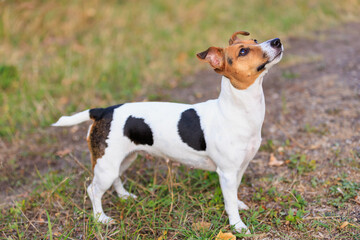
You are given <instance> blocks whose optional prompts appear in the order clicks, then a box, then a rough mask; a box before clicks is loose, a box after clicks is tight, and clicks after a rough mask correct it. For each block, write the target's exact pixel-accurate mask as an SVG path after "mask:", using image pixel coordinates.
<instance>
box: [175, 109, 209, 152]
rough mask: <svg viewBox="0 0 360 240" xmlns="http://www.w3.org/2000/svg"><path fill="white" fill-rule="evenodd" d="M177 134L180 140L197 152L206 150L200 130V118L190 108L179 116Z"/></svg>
mask: <svg viewBox="0 0 360 240" xmlns="http://www.w3.org/2000/svg"><path fill="white" fill-rule="evenodd" d="M178 132H179V135H180V137H181V140H182V141H183V142H184V143H186V144H187V145H189V147H191V148H193V149H195V150H198V151H205V150H206V142H205V138H204V132H203V130H202V129H201V125H200V118H199V116H198V115H197V113H196V111H195V110H194V109H192V108H190V109H188V110H186V111H184V112H183V113H182V114H181V117H180V120H179V122H178Z"/></svg>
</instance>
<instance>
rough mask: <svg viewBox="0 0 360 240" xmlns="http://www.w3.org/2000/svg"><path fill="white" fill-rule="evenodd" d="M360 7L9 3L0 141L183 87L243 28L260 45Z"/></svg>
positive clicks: (1, 9) (0, 61) (348, 3)
mask: <svg viewBox="0 0 360 240" xmlns="http://www.w3.org/2000/svg"><path fill="white" fill-rule="evenodd" d="M310 9H311V11H310ZM359 10H360V4H359V3H358V2H357V1H353V0H345V1H342V2H341V3H340V2H339V3H337V2H334V3H332V4H328V1H326V0H320V1H316V2H314V1H310V0H303V1H297V3H296V5H295V4H294V3H293V2H292V1H279V0H273V1H265V0H256V1H236V0H230V1H227V2H226V3H224V2H219V1H195V2H194V1H190V0H186V1H181V2H179V3H177V4H173V3H172V2H168V1H164V0H156V1H151V2H148V1H115V0H111V1H106V2H104V1H98V0H90V1H84V0H76V1H69V0H62V1H40V0H28V1H19V0H18V1H9V0H5V1H2V2H0V16H1V17H0V53H1V54H0V79H1V80H0V90H1V92H2V94H1V96H0V112H1V113H2V114H1V115H0V125H2V126H3V127H2V128H1V129H0V136H1V137H5V138H7V139H14V138H19V137H20V138H24V137H25V136H26V135H27V133H28V132H29V131H33V130H34V129H35V128H37V127H44V126H48V125H49V124H50V123H52V122H54V120H55V119H57V118H58V117H59V116H60V115H63V114H70V113H72V112H75V111H80V110H82V109H85V108H89V107H96V106H107V105H111V104H114V103H121V102H124V101H129V100H132V99H134V98H135V97H137V96H144V95H147V94H149V95H152V91H153V89H155V88H156V87H159V86H162V87H177V86H181V84H179V80H180V79H181V77H182V76H184V75H186V74H189V73H192V72H194V71H197V70H199V69H201V68H204V67H205V65H204V64H199V63H198V62H197V60H196V58H195V53H197V52H199V51H203V50H204V49H206V48H207V47H209V46H211V45H216V46H225V45H226V42H227V39H228V38H229V36H230V35H231V34H232V33H233V32H234V31H236V30H239V29H242V30H248V31H250V32H251V33H252V37H255V38H257V39H259V40H265V39H267V38H270V37H284V36H289V35H294V36H297V35H304V34H306V33H307V32H309V31H311V30H313V29H318V28H322V27H325V26H333V25H334V24H336V23H338V21H345V20H355V19H356V17H357V13H358V12H359ZM314 22H316V24H313V23H314Z"/></svg>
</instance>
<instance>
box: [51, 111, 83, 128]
mask: <svg viewBox="0 0 360 240" xmlns="http://www.w3.org/2000/svg"><path fill="white" fill-rule="evenodd" d="M87 120H90V115H89V110H85V111H82V112H79V113H76V114H74V115H72V116H63V117H61V118H60V119H59V120H58V121H57V122H56V123H54V124H52V125H51V126H53V127H65V126H73V125H76V124H79V123H82V122H85V121H87Z"/></svg>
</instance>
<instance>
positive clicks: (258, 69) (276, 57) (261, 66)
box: [256, 50, 283, 72]
mask: <svg viewBox="0 0 360 240" xmlns="http://www.w3.org/2000/svg"><path fill="white" fill-rule="evenodd" d="M282 53H283V50H280V51H279V53H278V54H276V55H275V57H273V59H271V60H267V61H266V62H264V63H263V64H261V65H260V66H258V67H257V69H256V70H257V71H258V72H260V71H262V70H265V69H266V65H267V64H269V63H272V62H273V61H274V60H277V59H279V58H281V56H282Z"/></svg>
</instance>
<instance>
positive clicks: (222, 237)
mask: <svg viewBox="0 0 360 240" xmlns="http://www.w3.org/2000/svg"><path fill="white" fill-rule="evenodd" d="M215 240H236V237H235V235H233V234H232V233H223V232H222V231H220V232H219V234H218V235H217V236H216V238H215Z"/></svg>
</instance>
